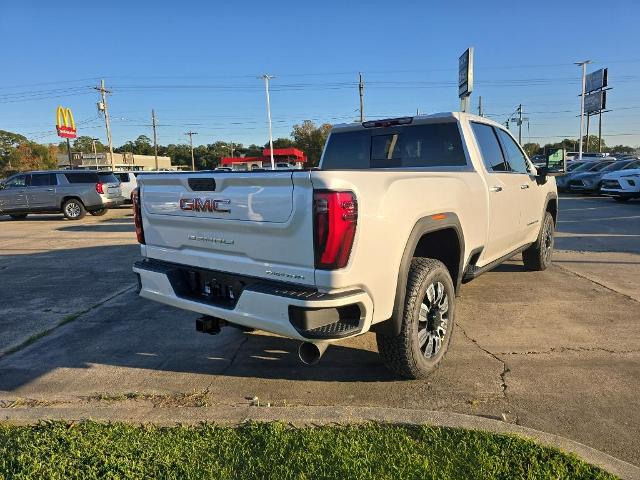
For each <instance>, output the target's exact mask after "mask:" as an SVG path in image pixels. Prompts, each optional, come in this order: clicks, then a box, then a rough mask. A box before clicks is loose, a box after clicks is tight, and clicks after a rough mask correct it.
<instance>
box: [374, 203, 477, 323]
mask: <svg viewBox="0 0 640 480" xmlns="http://www.w3.org/2000/svg"><path fill="white" fill-rule="evenodd" d="M444 239H446V240H457V241H456V242H447V243H446V245H448V246H449V247H450V249H449V250H444V251H440V254H438V252H437V251H436V252H434V253H435V254H433V255H428V258H435V259H437V260H440V261H442V263H444V264H445V266H446V267H447V269H448V270H449V273H450V275H451V279H452V280H453V284H454V288H455V291H456V292H457V291H458V290H459V288H460V284H461V281H462V274H463V269H464V234H463V232H462V226H461V224H460V220H459V219H458V216H457V215H456V214H455V213H453V212H444V213H441V214H438V215H430V216H428V217H423V218H421V219H420V220H418V222H416V224H415V225H414V227H413V229H412V230H411V234H410V235H409V239H408V240H407V243H406V245H405V248H404V252H403V254H402V259H401V261H400V267H399V269H398V280H397V284H396V293H395V299H394V302H393V311H392V314H391V318H389V319H388V320H385V321H382V322H380V323H377V324H375V325H372V327H371V331H373V332H377V333H385V334H388V335H398V334H399V332H400V321H401V318H402V315H403V313H404V312H403V311H402V308H403V307H402V306H403V305H404V296H405V294H406V287H407V278H408V275H409V268H410V266H411V260H412V259H413V258H414V257H415V256H419V257H420V256H426V255H423V254H422V253H424V252H426V251H433V250H430V247H432V246H433V242H434V241H435V242H437V241H441V240H444Z"/></svg>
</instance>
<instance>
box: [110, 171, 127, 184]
mask: <svg viewBox="0 0 640 480" xmlns="http://www.w3.org/2000/svg"><path fill="white" fill-rule="evenodd" d="M114 175H115V177H116V178H117V179H118V181H120V182H122V183H127V182H128V181H129V173H128V172H117V173H114Z"/></svg>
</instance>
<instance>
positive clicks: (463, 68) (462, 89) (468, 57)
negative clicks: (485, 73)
mask: <svg viewBox="0 0 640 480" xmlns="http://www.w3.org/2000/svg"><path fill="white" fill-rule="evenodd" d="M472 91H473V47H470V48H467V49H466V50H465V52H464V53H463V54H462V55H461V56H460V58H458V96H459V97H460V98H462V97H468V96H469V95H470V94H471V92H472Z"/></svg>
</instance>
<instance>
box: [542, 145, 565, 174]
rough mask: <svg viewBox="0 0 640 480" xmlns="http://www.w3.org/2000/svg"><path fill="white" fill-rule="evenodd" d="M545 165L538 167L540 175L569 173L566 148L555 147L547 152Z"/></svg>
mask: <svg viewBox="0 0 640 480" xmlns="http://www.w3.org/2000/svg"><path fill="white" fill-rule="evenodd" d="M544 157H545V165H544V167H541V168H539V169H538V175H544V176H550V177H559V176H561V175H564V174H565V173H567V156H566V155H565V151H564V148H554V149H550V150H548V151H546V152H545V155H544Z"/></svg>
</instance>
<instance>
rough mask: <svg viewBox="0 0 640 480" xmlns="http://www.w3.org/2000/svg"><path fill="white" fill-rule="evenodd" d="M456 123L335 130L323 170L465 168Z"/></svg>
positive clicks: (327, 149)
mask: <svg viewBox="0 0 640 480" xmlns="http://www.w3.org/2000/svg"><path fill="white" fill-rule="evenodd" d="M466 166H467V157H466V154H465V151H464V147H463V143H462V137H461V135H460V130H459V128H458V123H457V122H455V121H449V122H434V123H425V124H418V125H405V126H391V127H380V128H367V129H363V130H353V131H344V132H341V131H339V130H338V131H335V132H333V133H331V135H330V136H329V140H328V142H327V147H326V148H325V152H324V155H323V157H322V169H323V170H352V169H353V170H355V169H375V168H425V167H426V168H428V167H466Z"/></svg>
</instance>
